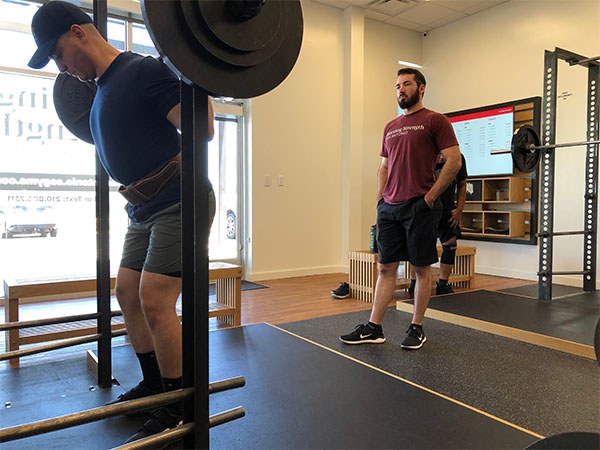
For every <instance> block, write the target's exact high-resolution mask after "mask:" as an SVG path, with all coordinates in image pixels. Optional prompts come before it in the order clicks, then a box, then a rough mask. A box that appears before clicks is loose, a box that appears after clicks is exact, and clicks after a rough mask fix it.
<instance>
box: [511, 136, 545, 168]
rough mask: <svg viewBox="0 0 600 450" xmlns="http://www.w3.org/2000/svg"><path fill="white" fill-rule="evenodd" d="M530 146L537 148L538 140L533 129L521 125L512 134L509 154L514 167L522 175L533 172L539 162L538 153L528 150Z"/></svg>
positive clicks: (535, 150) (537, 151)
mask: <svg viewBox="0 0 600 450" xmlns="http://www.w3.org/2000/svg"><path fill="white" fill-rule="evenodd" d="M531 145H533V146H535V147H537V146H539V145H540V138H539V137H538V134H537V133H536V131H535V129H534V128H533V127H531V126H529V125H523V126H522V127H520V128H519V129H518V130H517V131H515V133H514V134H513V137H512V143H511V154H512V159H513V163H514V165H515V167H516V168H517V169H518V170H520V171H521V172H524V173H530V172H533V171H534V170H535V169H536V167H537V165H538V162H539V160H540V151H539V150H538V149H534V150H530V147H531Z"/></svg>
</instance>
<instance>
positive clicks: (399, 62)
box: [398, 59, 423, 69]
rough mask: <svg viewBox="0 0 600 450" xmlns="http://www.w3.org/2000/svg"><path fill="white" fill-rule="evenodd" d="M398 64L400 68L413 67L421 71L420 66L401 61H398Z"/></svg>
mask: <svg viewBox="0 0 600 450" xmlns="http://www.w3.org/2000/svg"><path fill="white" fill-rule="evenodd" d="M398 64H400V65H401V66H407V67H414V68H415V69H421V68H422V67H423V66H422V65H420V64H415V63H412V62H409V61H402V60H401V59H399V60H398Z"/></svg>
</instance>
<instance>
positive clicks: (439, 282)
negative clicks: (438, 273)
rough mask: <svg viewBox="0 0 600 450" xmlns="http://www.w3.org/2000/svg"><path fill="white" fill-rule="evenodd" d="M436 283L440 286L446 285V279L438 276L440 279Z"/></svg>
mask: <svg viewBox="0 0 600 450" xmlns="http://www.w3.org/2000/svg"><path fill="white" fill-rule="evenodd" d="M438 284H439V285H440V286H446V285H447V284H448V280H443V279H442V278H440V279H439V280H438Z"/></svg>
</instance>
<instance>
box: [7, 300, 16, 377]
mask: <svg viewBox="0 0 600 450" xmlns="http://www.w3.org/2000/svg"><path fill="white" fill-rule="evenodd" d="M4 320H5V321H6V322H18V321H19V299H18V298H11V299H7V300H6V301H5V304H4ZM5 339H6V349H7V350H8V351H9V352H12V351H16V350H19V330H9V331H5ZM10 367H19V358H13V359H11V360H10Z"/></svg>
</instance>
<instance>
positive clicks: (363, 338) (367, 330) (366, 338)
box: [340, 323, 385, 344]
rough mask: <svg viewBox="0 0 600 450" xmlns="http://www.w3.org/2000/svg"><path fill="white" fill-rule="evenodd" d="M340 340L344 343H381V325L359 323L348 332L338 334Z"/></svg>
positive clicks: (383, 338) (382, 339)
mask: <svg viewBox="0 0 600 450" xmlns="http://www.w3.org/2000/svg"><path fill="white" fill-rule="evenodd" d="M340 341H342V342H343V343H344V344H383V343H384V342H385V336H384V335H383V328H382V327H381V325H377V326H375V327H373V326H371V325H370V324H368V323H366V324H360V325H357V326H356V328H354V331H353V332H352V333H349V334H344V335H343V336H340Z"/></svg>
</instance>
